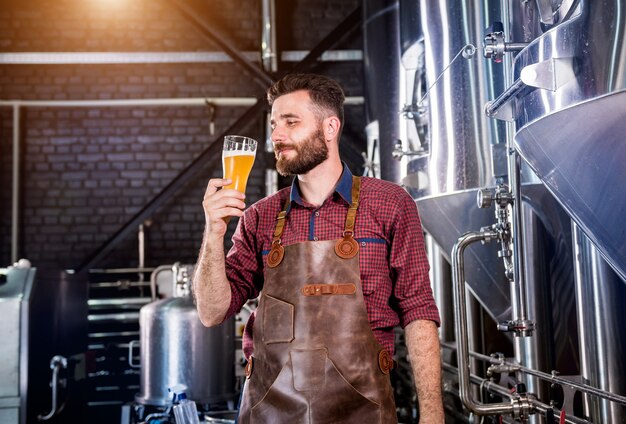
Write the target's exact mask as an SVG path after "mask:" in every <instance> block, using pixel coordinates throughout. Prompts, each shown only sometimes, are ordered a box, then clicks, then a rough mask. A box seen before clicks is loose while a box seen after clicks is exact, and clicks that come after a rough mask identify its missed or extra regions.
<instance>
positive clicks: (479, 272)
mask: <svg viewBox="0 0 626 424" xmlns="http://www.w3.org/2000/svg"><path fill="white" fill-rule="evenodd" d="M466 3H468V4H466ZM471 3H472V4H471V5H470V4H469V2H458V1H446V2H440V1H435V0H422V1H408V0H405V1H403V2H401V3H400V5H401V12H403V13H409V14H418V15H417V16H416V17H414V18H413V19H411V18H410V17H407V16H403V17H402V19H401V21H400V23H401V25H402V27H401V34H402V37H403V43H402V52H403V54H404V56H403V65H404V68H405V69H410V68H411V67H413V68H414V69H415V70H414V73H415V76H411V75H410V74H409V75H407V76H406V77H405V78H403V79H402V80H403V81H406V83H407V84H410V85H411V86H412V87H413V88H412V90H413V91H414V94H413V96H407V97H409V98H411V97H412V102H413V104H412V105H410V109H411V110H412V111H413V113H412V114H411V116H412V117H413V122H415V125H416V126H418V125H419V122H420V119H417V118H415V116H416V115H421V116H422V120H423V121H425V122H427V125H426V127H427V129H426V131H425V132H424V135H423V139H422V140H420V141H418V142H415V141H412V140H408V143H407V144H408V145H410V146H420V149H421V152H417V153H420V154H416V155H408V156H407V158H406V160H407V172H406V174H407V177H406V179H405V180H404V184H405V186H406V187H407V189H408V190H409V192H410V193H411V194H412V195H413V197H414V198H415V199H416V201H417V206H418V209H419V211H420V216H421V218H422V224H423V226H424V229H425V230H426V232H427V233H428V234H429V235H430V236H432V237H433V239H434V240H435V242H436V244H437V245H438V246H440V247H441V252H442V253H443V255H444V256H445V257H446V258H447V259H448V261H450V252H451V250H452V246H453V245H454V243H455V242H456V240H457V238H458V237H459V235H460V234H463V233H465V232H467V231H470V230H473V229H476V228H480V227H482V226H486V225H490V224H491V223H492V222H493V212H492V211H490V210H484V209H478V208H476V206H475V205H476V191H477V189H478V188H482V187H493V186H494V185H495V183H496V177H497V176H500V175H502V169H503V168H505V167H506V163H505V160H506V159H505V158H504V156H503V154H502V152H503V151H504V144H503V143H504V140H503V128H502V126H499V125H498V124H496V123H494V122H492V121H490V120H489V119H488V118H487V117H486V116H484V113H483V111H482V110H483V104H484V102H486V101H487V100H488V99H489V96H490V95H491V94H492V93H493V92H495V91H498V90H500V89H501V87H502V86H503V79H502V76H501V75H500V74H498V73H497V72H494V70H493V69H492V67H491V65H490V64H489V63H485V62H484V61H480V60H475V58H474V59H470V60H466V59H464V58H463V56H462V55H461V52H462V51H463V49H464V46H466V45H467V44H473V45H480V40H481V39H482V36H483V31H484V28H485V27H487V26H488V25H489V23H488V22H489V20H490V19H491V18H492V16H493V15H497V14H498V13H499V8H498V6H497V5H492V6H491V7H489V5H487V4H486V3H484V2H480V3H475V2H471ZM463 5H465V6H464V7H463ZM416 22H419V24H416ZM420 32H421V33H420ZM413 40H414V41H413ZM420 50H423V59H422V60H418V59H416V57H415V56H416V53H415V52H417V51H420ZM455 58H456V60H454V59H455ZM453 60H454V61H453ZM411 62H414V63H413V64H411ZM420 66H421V68H420ZM420 73H422V74H423V75H424V78H423V79H424V81H423V82H422V83H421V84H420V81H421V78H420V77H419V74H420ZM435 81H436V82H435ZM418 90H419V92H418ZM428 90H429V91H428ZM420 132H423V130H421V129H419V128H417V129H416V130H415V131H413V134H419V133H420ZM409 134H411V132H409ZM387 148H388V149H389V148H391V146H387ZM503 161H504V163H503ZM467 256H468V257H467V264H468V265H467V273H466V275H467V281H468V283H469V286H470V287H471V289H472V291H473V292H474V294H475V295H476V297H477V298H478V300H479V301H480V302H481V303H482V304H483V306H484V307H485V309H486V310H487V311H488V312H489V314H490V315H491V316H492V317H493V319H494V320H496V321H501V320H504V319H505V318H506V317H508V316H509V315H510V305H509V288H508V285H507V283H506V279H505V277H504V272H503V269H502V267H501V266H498V265H499V264H500V262H499V259H498V257H497V247H496V246H487V247H486V248H482V249H475V248H470V249H468V252H467Z"/></svg>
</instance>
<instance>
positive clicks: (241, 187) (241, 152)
mask: <svg viewBox="0 0 626 424" xmlns="http://www.w3.org/2000/svg"><path fill="white" fill-rule="evenodd" d="M256 145H257V143H256V141H255V140H253V139H251V138H248V137H242V136H232V135H227V136H226V137H224V150H222V167H223V170H224V178H228V179H231V180H232V181H233V182H232V184H230V185H227V186H226V187H224V188H233V189H235V190H238V191H240V192H242V193H244V192H245V191H246V184H247V183H248V176H249V175H250V171H251V170H252V165H253V164H254V157H255V154H256Z"/></svg>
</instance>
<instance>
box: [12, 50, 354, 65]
mask: <svg viewBox="0 0 626 424" xmlns="http://www.w3.org/2000/svg"><path fill="white" fill-rule="evenodd" d="M274 51H275V49H274ZM308 53H309V52H308V50H285V51H283V52H281V54H280V60H281V61H282V62H299V61H301V60H302V59H303V58H304V57H305V56H306V55H307V54H308ZM240 54H241V55H242V56H243V57H244V58H246V59H247V60H248V61H250V62H254V61H258V60H259V53H258V52H257V51H248V52H240ZM361 60H363V52H362V51H361V50H357V49H352V50H342V49H337V50H329V51H327V52H325V53H323V54H322V55H321V56H320V57H319V58H318V61H322V62H350V61H361ZM231 62H233V59H232V58H231V57H230V56H228V55H227V54H226V53H224V52H221V51H212V52H36V53H29V52H11V53H0V65H85V64H89V65H114V64H131V63H138V64H150V63H157V64H158V63H231Z"/></svg>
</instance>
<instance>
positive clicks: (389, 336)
mask: <svg viewBox="0 0 626 424" xmlns="http://www.w3.org/2000/svg"><path fill="white" fill-rule="evenodd" d="M287 196H290V197H291V203H290V206H289V208H288V210H287V212H288V214H287V219H286V223H285V230H284V232H283V236H282V243H283V245H290V244H295V243H300V242H304V241H307V240H309V241H311V240H335V239H339V238H341V237H342V233H343V230H344V224H345V219H346V213H347V211H348V206H349V205H350V203H351V198H352V173H351V172H350V170H349V169H348V167H347V166H345V165H344V171H343V174H342V176H341V178H340V180H339V182H338V184H337V186H336V188H335V192H334V193H333V194H332V195H331V196H330V197H329V198H328V199H326V201H325V202H324V203H323V204H322V206H320V207H318V208H316V207H313V206H311V205H308V204H305V203H304V202H303V200H302V198H301V197H300V194H299V191H298V185H297V179H294V183H293V184H292V186H291V188H285V189H283V190H280V191H279V192H278V193H276V194H274V195H272V196H269V197H266V198H265V199H262V200H260V201H259V202H257V203H255V204H253V205H252V206H250V207H249V208H248V209H247V210H246V211H245V213H244V216H243V218H241V219H240V220H239V223H238V226H237V229H236V231H235V234H234V235H233V247H232V248H231V249H230V251H229V252H228V254H227V256H226V274H227V276H228V279H229V281H230V284H231V290H232V300H231V305H230V308H229V311H228V313H227V317H230V316H232V315H234V314H236V313H237V312H238V311H239V310H240V309H241V307H242V306H243V305H244V304H245V303H246V301H247V300H248V299H254V298H256V297H257V296H258V295H259V292H260V291H261V290H262V289H263V275H264V270H265V266H266V260H267V254H268V252H269V250H270V247H271V243H272V234H273V232H274V227H275V225H276V215H277V214H278V212H279V211H280V210H281V209H282V207H283V206H284V204H285V200H286V198H287ZM354 236H355V238H356V240H357V241H358V242H359V245H360V249H359V266H360V271H361V285H362V288H363V294H364V297H365V306H366V309H367V315H368V318H369V322H370V325H371V327H372V330H373V332H374V336H375V337H376V339H377V340H378V341H379V343H381V344H382V345H383V346H384V347H385V348H387V349H388V350H389V352H394V334H393V327H395V326H396V325H398V324H400V325H401V326H402V327H405V326H406V325H407V324H408V323H410V322H411V321H413V320H416V319H425V320H432V321H435V322H436V323H437V325H439V313H438V311H437V306H436V304H435V301H434V299H433V295H432V290H431V287H430V282H429V278H428V270H429V265H428V259H427V257H426V252H425V250H424V240H423V234H422V227H421V223H420V219H419V215H418V212H417V207H416V205H415V201H414V200H413V199H412V198H411V197H410V196H409V194H408V193H407V192H406V191H405V190H404V189H402V188H401V187H400V186H398V185H396V184H393V183H390V182H388V181H384V180H379V179H375V178H368V177H363V181H362V184H361V198H360V202H359V209H358V211H357V219H356V226H355V235H354ZM246 347H247V346H246Z"/></svg>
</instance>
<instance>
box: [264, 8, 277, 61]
mask: <svg viewBox="0 0 626 424" xmlns="http://www.w3.org/2000/svg"><path fill="white" fill-rule="evenodd" d="M261 11H262V16H263V29H262V30H261V61H262V62H263V68H264V69H265V70H266V71H267V72H276V71H278V60H277V54H276V25H275V23H276V13H275V12H276V1H275V0H263V2H262V4H261Z"/></svg>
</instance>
